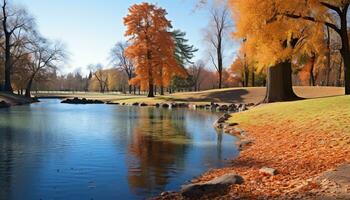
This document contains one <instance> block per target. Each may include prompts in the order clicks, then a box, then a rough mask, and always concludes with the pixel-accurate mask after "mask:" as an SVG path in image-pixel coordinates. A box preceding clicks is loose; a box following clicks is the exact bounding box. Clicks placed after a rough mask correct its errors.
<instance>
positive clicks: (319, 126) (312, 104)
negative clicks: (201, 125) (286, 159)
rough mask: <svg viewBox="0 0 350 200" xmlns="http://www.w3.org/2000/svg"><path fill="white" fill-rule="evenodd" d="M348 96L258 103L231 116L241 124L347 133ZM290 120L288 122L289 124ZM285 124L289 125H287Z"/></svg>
mask: <svg viewBox="0 0 350 200" xmlns="http://www.w3.org/2000/svg"><path fill="white" fill-rule="evenodd" d="M349 103H350V96H340V97H330V98H319V99H312V100H303V101H296V102H285V103H274V104H268V105H261V106H259V107H257V108H255V109H253V110H250V111H247V112H244V113H237V114H234V115H233V116H232V118H231V119H230V121H231V122H237V123H240V124H243V125H247V126H249V125H268V124H271V123H273V124H275V125H276V124H277V125H279V126H286V125H295V126H299V127H301V128H311V129H314V130H315V131H317V130H324V131H325V130H328V131H332V130H337V131H341V132H346V133H350V125H349V121H350V106H349ZM288 122H289V123H288ZM286 123H288V124H286Z"/></svg>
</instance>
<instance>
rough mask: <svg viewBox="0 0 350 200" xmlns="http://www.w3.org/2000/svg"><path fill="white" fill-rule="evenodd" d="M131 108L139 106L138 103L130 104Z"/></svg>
mask: <svg viewBox="0 0 350 200" xmlns="http://www.w3.org/2000/svg"><path fill="white" fill-rule="evenodd" d="M131 105H132V106H139V103H138V102H135V103H133V104H131Z"/></svg>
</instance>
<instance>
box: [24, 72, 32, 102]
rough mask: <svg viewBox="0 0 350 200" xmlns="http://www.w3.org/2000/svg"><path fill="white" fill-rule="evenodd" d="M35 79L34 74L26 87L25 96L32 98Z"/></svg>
mask: <svg viewBox="0 0 350 200" xmlns="http://www.w3.org/2000/svg"><path fill="white" fill-rule="evenodd" d="M33 80H34V75H33V76H32V77H31V78H30V79H29V81H28V83H27V87H26V94H25V97H28V98H31V97H32V96H31V94H30V92H31V90H32V85H33Z"/></svg>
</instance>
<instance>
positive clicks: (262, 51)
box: [229, 0, 324, 103]
mask: <svg viewBox="0 0 350 200" xmlns="http://www.w3.org/2000/svg"><path fill="white" fill-rule="evenodd" d="M295 2H296V1H294V0H293V1H292V0H290V1H277V0H270V1H265V0H258V1H256V0H230V1H229V5H230V8H231V9H232V10H233V12H234V14H233V15H234V17H235V19H236V26H237V31H236V33H235V36H236V37H238V38H241V39H242V38H244V39H246V42H245V43H246V44H245V45H246V47H247V48H246V53H247V56H249V58H250V59H252V60H255V61H257V66H258V70H261V69H262V68H266V67H267V68H268V69H267V71H268V80H267V93H266V97H265V100H264V102H267V103H268V102H275V101H287V100H295V99H298V97H297V95H296V94H295V93H294V91H293V88H292V78H291V75H292V60H293V59H295V55H296V54H299V53H300V52H303V51H304V52H308V51H309V49H308V48H309V47H310V46H312V45H307V44H309V43H312V42H313V41H314V40H312V39H310V38H311V37H312V36H313V35H314V34H315V33H317V35H318V34H319V33H320V34H322V33H324V27H323V25H321V24H316V23H312V22H309V21H306V20H293V19H291V18H289V17H286V16H285V15H280V13H283V12H284V10H285V8H286V7H287V8H293V10H294V11H295V12H298V11H302V10H303V9H304V7H303V5H302V4H298V3H295ZM299 3H300V2H299Z"/></svg>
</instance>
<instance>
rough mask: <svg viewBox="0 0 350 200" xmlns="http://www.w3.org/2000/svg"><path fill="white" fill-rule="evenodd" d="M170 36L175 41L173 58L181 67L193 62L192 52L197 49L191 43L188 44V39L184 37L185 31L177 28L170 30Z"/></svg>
mask: <svg viewBox="0 0 350 200" xmlns="http://www.w3.org/2000/svg"><path fill="white" fill-rule="evenodd" d="M172 36H173V38H174V41H175V51H174V54H175V58H176V60H177V61H178V62H179V64H180V65H181V66H182V67H185V65H186V64H193V62H192V61H191V60H192V58H193V57H194V53H195V52H197V51H198V49H196V48H195V47H194V46H193V45H188V44H187V42H188V40H187V39H186V38H185V36H186V33H185V32H182V31H181V30H179V29H175V30H174V31H172Z"/></svg>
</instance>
